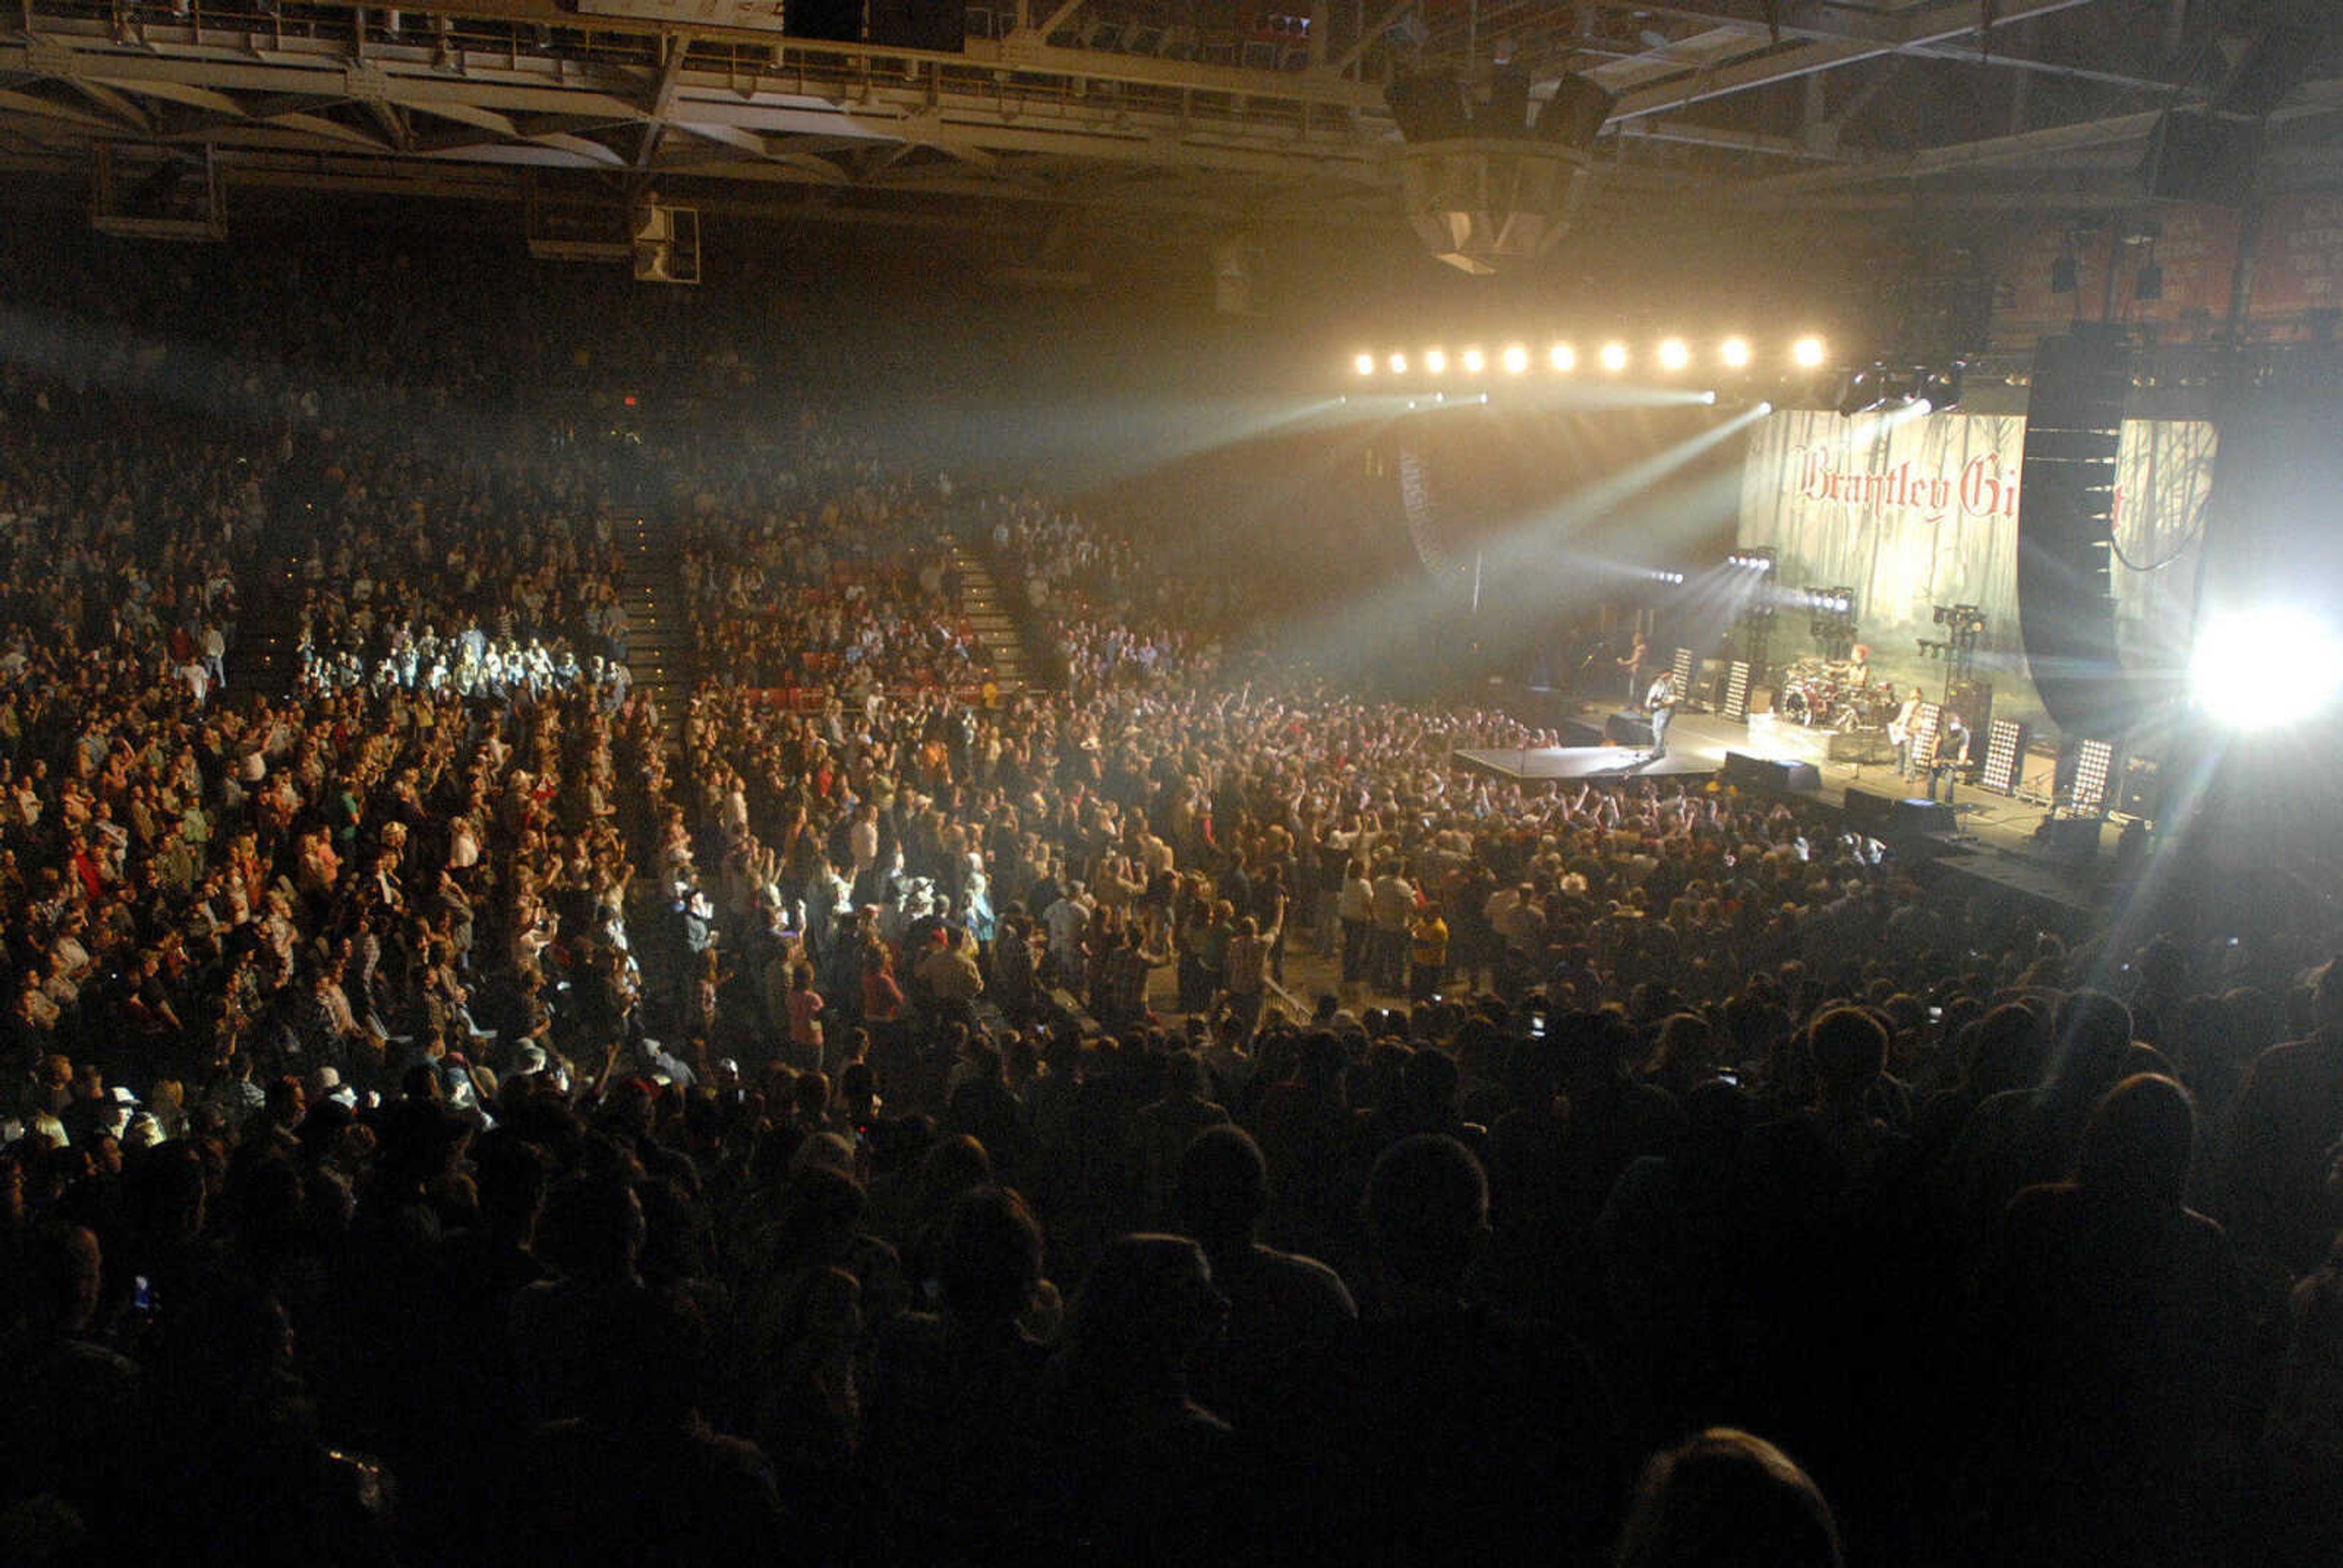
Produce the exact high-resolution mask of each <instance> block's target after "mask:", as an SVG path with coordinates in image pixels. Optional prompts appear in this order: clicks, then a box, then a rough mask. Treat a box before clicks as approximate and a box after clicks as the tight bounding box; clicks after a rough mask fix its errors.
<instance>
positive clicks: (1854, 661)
mask: <svg viewBox="0 0 2343 1568" xmlns="http://www.w3.org/2000/svg"><path fill="white" fill-rule="evenodd" d="M1850 651H1851V653H1852V655H1853V657H1852V658H1851V660H1850V662H1849V663H1848V665H1847V667H1846V683H1847V684H1848V685H1849V686H1852V687H1854V688H1855V690H1856V691H1857V692H1860V693H1868V692H1869V691H1870V690H1871V645H1870V644H1869V643H1865V642H1858V643H1856V644H1855V647H1854V648H1853V649H1851V650H1850Z"/></svg>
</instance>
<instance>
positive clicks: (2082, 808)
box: [2066, 740, 2116, 817]
mask: <svg viewBox="0 0 2343 1568" xmlns="http://www.w3.org/2000/svg"><path fill="white" fill-rule="evenodd" d="M2115 766H2116V749H2115V747H2114V745H2113V744H2112V743H2110V742H2108V741H2105V740H2086V741H2084V742H2083V744H2082V746H2081V748H2080V749H2078V750H2077V752H2076V754H2075V788H2074V790H2073V792H2072V793H2071V794H2069V795H2068V796H2067V798H2066V803H2067V806H2068V808H2069V809H2071V810H2073V812H2074V813H2075V815H2076V816H2077V817H2104V816H2106V815H2107V777H2108V775H2109V774H2111V773H2113V772H2114V771H2115Z"/></svg>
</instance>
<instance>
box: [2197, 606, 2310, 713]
mask: <svg viewBox="0 0 2343 1568" xmlns="http://www.w3.org/2000/svg"><path fill="white" fill-rule="evenodd" d="M2272 670H2284V671H2286V672H2287V681H2288V693H2289V695H2288V699H2287V700H2286V701H2285V702H2282V703H2273V702H2262V701H2256V700H2254V694H2255V693H2256V692H2258V691H2260V690H2262V689H2265V688H2267V687H2268V683H2269V678H2270V672H2271V671H2272ZM2188 684H2189V689H2190V691H2191V693H2192V694H2193V695H2194V696H2195V698H2196V699H2197V706H2198V707H2200V708H2202V709H2205V711H2206V712H2207V713H2209V714H2211V715H2212V716H2213V717H2214V718H2216V719H2219V720H2221V721H2222V722H2223V723H2226V724H2229V725H2233V726H2236V727H2237V728H2240V729H2252V728H2267V727H2268V726H2271V725H2277V724H2294V723H2298V722H2299V721H2300V720H2301V719H2304V718H2306V717H2308V716H2311V715H2315V714H2316V713H2318V711H2319V710H2320V709H2324V708H2326V707H2327V706H2328V704H2329V703H2331V702H2333V701H2334V699H2335V697H2336V694H2337V691H2338V689H2343V639H2338V638H2337V637H2336V635H2335V633H2334V631H2333V630H2332V629H2331V628H2329V627H2328V624H2327V623H2326V622H2325V621H2324V620H2322V619H2321V618H2318V616H2315V615H2312V614H2310V613H2309V612H2308V611H2306V610H2303V609H2299V608H2295V607H2292V606H2278V607H2275V608H2268V609H2264V610H2262V611H2260V612H2258V613H2256V614H2252V615H2225V616H2221V617H2219V618H2216V619H2214V620H2211V621H2208V622H2207V623H2206V625H2205V628H2204V629H2203V630H2201V631H2199V632H2198V633H2197V647H2196V650H2195V652H2194V654H2193V655H2192V656H2191V658H2189V661H2188Z"/></svg>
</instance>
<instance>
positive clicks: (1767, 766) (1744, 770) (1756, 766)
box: [1725, 751, 1823, 795]
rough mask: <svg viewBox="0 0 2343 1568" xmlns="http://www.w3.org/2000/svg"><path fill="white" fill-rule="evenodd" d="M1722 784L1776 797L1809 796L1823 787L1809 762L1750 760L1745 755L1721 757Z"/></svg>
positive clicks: (1738, 752) (1735, 754)
mask: <svg viewBox="0 0 2343 1568" xmlns="http://www.w3.org/2000/svg"><path fill="white" fill-rule="evenodd" d="M1725 782H1726V783H1728V784H1745V785H1747V786H1748V787H1749V788H1750V789H1770V790H1772V791H1774V792H1775V794H1777V795H1812V794H1814V793H1815V792H1816V791H1817V790H1819V789H1822V787H1823V776H1822V772H1821V770H1820V769H1816V768H1815V765H1814V764H1813V763H1811V762H1799V761H1795V760H1786V761H1785V760H1778V759H1775V758H1771V757H1752V756H1750V755H1749V754H1748V753H1747V752H1745V751H1728V752H1726V753H1725Z"/></svg>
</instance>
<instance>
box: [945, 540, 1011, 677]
mask: <svg viewBox="0 0 2343 1568" xmlns="http://www.w3.org/2000/svg"><path fill="white" fill-rule="evenodd" d="M946 558H947V561H948V563H949V565H950V568H951V570H952V572H953V573H954V575H955V576H957V577H958V578H959V579H960V613H961V614H962V615H964V616H966V617H967V618H968V623H969V625H970V626H971V627H973V628H975V629H976V639H977V641H979V642H980V643H981V644H983V645H984V651H985V652H986V653H987V654H989V655H990V657H991V659H992V683H993V685H994V686H996V687H998V688H1000V689H1001V695H1002V696H1003V697H1012V696H1014V695H1016V694H1017V693H1018V692H1021V691H1022V690H1024V689H1025V686H1026V664H1025V639H1024V638H1022V637H1021V636H1020V635H1018V631H1017V623H1016V622H1015V621H1014V620H1012V619H1011V618H1010V617H1009V614H1008V612H1007V611H1006V610H1005V609H1003V608H1001V585H1000V584H999V583H997V582H995V581H993V579H992V573H991V571H990V569H989V568H987V567H986V566H985V564H984V558H983V557H982V556H980V555H978V554H977V553H976V552H975V551H974V550H971V549H970V548H968V547H967V546H965V545H963V544H961V543H960V541H959V540H958V539H957V538H953V539H949V540H947V541H946Z"/></svg>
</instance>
